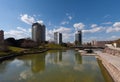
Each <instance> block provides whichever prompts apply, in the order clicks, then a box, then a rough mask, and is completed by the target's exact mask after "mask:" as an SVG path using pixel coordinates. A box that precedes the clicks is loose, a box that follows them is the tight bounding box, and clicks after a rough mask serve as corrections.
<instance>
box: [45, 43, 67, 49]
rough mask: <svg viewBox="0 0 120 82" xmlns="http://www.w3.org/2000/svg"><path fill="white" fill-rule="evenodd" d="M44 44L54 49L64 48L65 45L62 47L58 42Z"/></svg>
mask: <svg viewBox="0 0 120 82" xmlns="http://www.w3.org/2000/svg"><path fill="white" fill-rule="evenodd" d="M45 46H46V48H55V49H62V48H65V47H63V46H61V45H58V44H47V45H45Z"/></svg>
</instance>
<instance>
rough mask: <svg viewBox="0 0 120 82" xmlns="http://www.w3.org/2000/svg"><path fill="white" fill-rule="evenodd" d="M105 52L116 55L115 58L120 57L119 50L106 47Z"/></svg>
mask: <svg viewBox="0 0 120 82" xmlns="http://www.w3.org/2000/svg"><path fill="white" fill-rule="evenodd" d="M104 52H105V53H108V54H110V55H114V56H120V50H117V49H111V48H109V47H106V48H105V49H104Z"/></svg>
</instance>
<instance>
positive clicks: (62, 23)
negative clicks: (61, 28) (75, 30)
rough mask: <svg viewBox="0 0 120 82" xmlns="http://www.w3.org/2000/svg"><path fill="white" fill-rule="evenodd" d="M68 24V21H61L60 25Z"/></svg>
mask: <svg viewBox="0 0 120 82" xmlns="http://www.w3.org/2000/svg"><path fill="white" fill-rule="evenodd" d="M65 24H69V21H62V22H61V25H65Z"/></svg>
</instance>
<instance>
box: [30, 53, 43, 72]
mask: <svg viewBox="0 0 120 82" xmlns="http://www.w3.org/2000/svg"><path fill="white" fill-rule="evenodd" d="M31 68H32V72H34V73H37V72H41V71H44V70H45V54H40V55H39V57H38V56H37V55H36V56H34V58H33V59H32V60H31Z"/></svg>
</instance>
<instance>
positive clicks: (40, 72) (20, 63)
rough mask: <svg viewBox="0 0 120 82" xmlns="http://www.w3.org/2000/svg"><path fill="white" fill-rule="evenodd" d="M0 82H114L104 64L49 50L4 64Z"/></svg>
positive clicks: (67, 51)
mask: <svg viewBox="0 0 120 82" xmlns="http://www.w3.org/2000/svg"><path fill="white" fill-rule="evenodd" d="M0 82H113V80H112V79H111V77H110V76H109V74H108V73H107V71H106V70H105V68H104V67H103V65H102V64H101V61H99V60H97V59H96V58H95V57H94V56H81V55H80V54H79V53H77V52H76V51H74V50H66V51H49V52H46V53H42V54H33V55H26V56H21V57H17V58H15V59H11V60H6V61H3V62H0Z"/></svg>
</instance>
